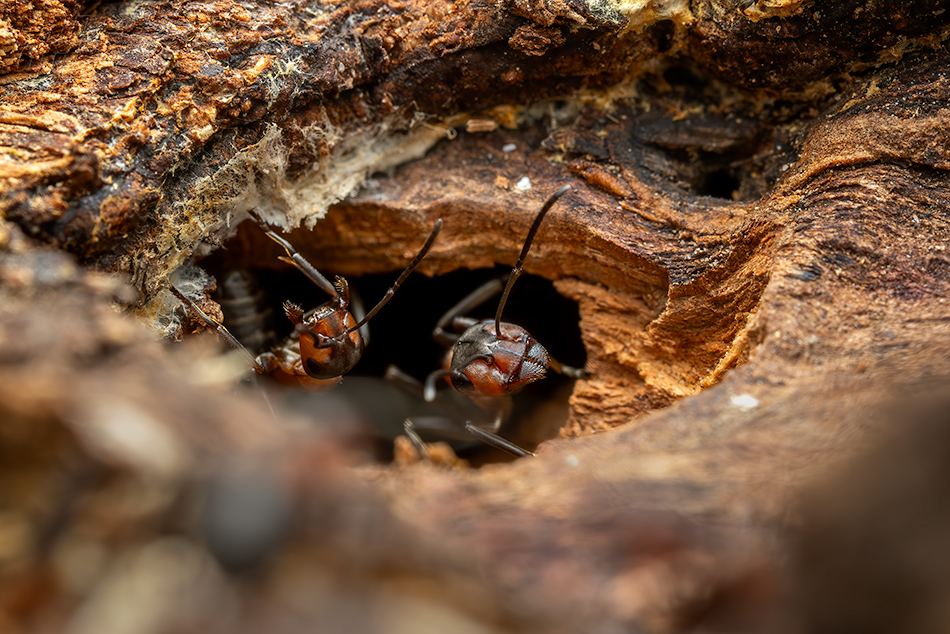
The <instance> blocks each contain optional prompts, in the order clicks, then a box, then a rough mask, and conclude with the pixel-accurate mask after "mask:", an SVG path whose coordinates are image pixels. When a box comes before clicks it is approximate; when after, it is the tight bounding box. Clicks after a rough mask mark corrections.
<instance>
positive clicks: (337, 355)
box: [169, 217, 442, 389]
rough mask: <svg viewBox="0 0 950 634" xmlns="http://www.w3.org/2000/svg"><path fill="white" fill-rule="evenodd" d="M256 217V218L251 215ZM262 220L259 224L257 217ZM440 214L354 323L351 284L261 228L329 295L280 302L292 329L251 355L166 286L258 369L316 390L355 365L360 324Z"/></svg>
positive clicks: (285, 258)
mask: <svg viewBox="0 0 950 634" xmlns="http://www.w3.org/2000/svg"><path fill="white" fill-rule="evenodd" d="M255 218H256V217H255ZM256 219H257V220H258V222H259V223H260V224H262V226H263V223H262V222H261V221H260V219H258V218H256ZM441 229H442V219H441V218H440V219H439V220H437V221H436V223H435V226H434V227H433V228H432V232H431V233H430V234H429V238H428V239H427V240H426V242H425V244H424V245H423V246H422V249H420V251H419V253H417V254H416V257H414V258H413V259H412V261H411V262H410V263H409V265H408V266H407V267H406V268H405V270H404V271H403V272H402V274H401V275H400V276H399V277H398V278H397V279H396V282H395V283H394V284H393V285H392V286H391V287H390V288H389V290H387V291H386V294H385V295H384V296H383V298H382V299H381V300H380V301H379V303H378V304H376V306H375V307H374V308H373V309H372V310H371V311H369V312H368V313H367V314H366V315H365V316H364V317H363V318H362V319H360V320H359V321H358V322H357V320H356V319H355V318H354V317H353V315H352V314H351V313H350V287H349V284H348V283H347V281H346V279H345V278H343V277H341V276H339V275H338V276H336V278H335V280H334V283H333V284H331V283H330V281H329V280H328V279H327V278H326V277H324V276H323V275H322V274H321V273H320V272H319V271H318V270H317V269H316V267H314V266H313V265H312V264H310V262H308V261H307V260H306V259H305V258H304V257H303V256H302V255H300V254H299V253H297V251H296V250H295V249H294V247H293V246H292V245H291V244H290V243H289V242H288V241H287V240H285V239H284V238H282V237H280V236H279V235H277V234H276V233H274V232H273V231H271V230H269V229H265V233H266V234H267V236H268V237H269V238H270V239H271V240H273V241H274V242H276V243H277V244H279V245H280V246H281V247H283V249H284V251H285V252H286V253H287V255H286V256H280V258H279V259H280V260H281V261H282V262H287V263H288V264H292V265H294V266H295V267H296V268H297V270H299V271H300V272H301V273H303V274H304V275H305V276H306V277H307V279H309V280H310V281H311V282H313V283H314V284H315V285H316V286H318V287H319V288H320V289H321V290H323V291H325V292H326V293H327V294H328V295H330V300H329V301H327V302H326V303H324V304H322V305H321V306H319V307H317V308H316V309H315V310H313V311H310V312H304V310H303V309H302V308H301V307H300V306H298V305H296V304H293V303H291V302H289V301H288V302H284V312H285V313H286V314H287V317H288V319H290V321H291V322H292V323H293V324H294V332H293V333H292V334H291V335H290V337H288V338H287V339H286V340H285V341H284V342H283V343H282V344H281V345H280V346H277V347H275V348H272V349H271V350H269V351H267V352H264V353H262V354H260V355H258V356H257V357H255V356H254V355H253V354H251V352H250V351H249V350H248V349H247V348H246V347H245V346H244V345H243V344H242V343H241V342H240V341H239V340H238V339H237V338H236V337H235V336H234V335H232V334H231V333H230V332H229V331H228V329H227V328H225V327H224V325H223V324H220V323H218V322H217V321H216V320H214V319H212V318H211V317H209V316H208V315H207V314H205V313H204V312H203V311H202V310H201V309H200V308H198V306H196V305H195V303H194V302H192V301H191V300H190V299H188V298H187V297H185V295H184V294H183V293H182V292H181V291H179V290H178V289H177V288H175V287H174V286H172V285H170V286H169V287H170V289H171V291H172V293H174V294H175V296H176V297H177V298H178V299H179V300H181V301H182V302H184V303H185V305H186V306H188V307H189V308H190V309H191V310H192V312H194V314H195V315H196V316H197V317H198V318H199V319H200V320H201V321H203V322H204V323H205V324H207V325H208V326H209V327H210V328H213V329H214V330H215V331H216V332H217V333H218V334H220V335H221V336H222V337H224V338H225V340H227V342H228V343H229V344H230V345H231V346H232V347H233V348H235V349H236V350H238V351H239V352H240V353H241V354H243V355H244V357H245V358H246V359H247V361H248V363H249V364H250V365H251V366H252V367H253V368H254V369H255V370H256V371H257V373H258V374H270V375H272V376H273V377H274V378H276V379H277V380H279V381H281V382H285V383H299V384H300V385H303V386H304V387H306V388H308V389H318V388H320V387H324V386H326V385H328V384H332V385H335V384H337V383H339V380H340V377H341V376H343V375H344V374H346V373H347V372H349V371H350V370H351V369H353V366H354V365H356V363H357V362H358V361H359V360H360V357H361V356H362V354H363V348H364V337H363V335H362V334H361V333H360V329H361V328H362V327H363V326H364V325H365V324H366V323H367V322H369V320H370V319H372V318H373V317H374V316H375V315H376V313H378V312H379V311H380V309H381V308H382V307H383V306H385V305H386V303H387V302H388V301H389V300H390V298H392V296H393V294H395V292H396V291H397V290H398V289H399V287H400V286H401V285H402V283H403V282H404V281H405V280H406V278H407V277H409V274H410V273H412V271H413V269H415V268H416V266H417V265H418V264H419V263H420V262H421V261H422V259H423V258H424V257H425V256H426V254H427V253H428V252H429V249H431V248H432V244H433V243H434V242H435V239H436V237H437V236H438V235H439V231H441Z"/></svg>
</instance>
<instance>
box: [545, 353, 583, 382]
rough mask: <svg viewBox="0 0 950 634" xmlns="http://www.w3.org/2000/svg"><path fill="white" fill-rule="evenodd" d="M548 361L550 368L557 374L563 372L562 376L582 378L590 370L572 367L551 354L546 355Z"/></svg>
mask: <svg viewBox="0 0 950 634" xmlns="http://www.w3.org/2000/svg"><path fill="white" fill-rule="evenodd" d="M548 362H549V363H550V368H551V369H552V370H554V371H555V372H557V373H558V374H563V375H564V376H566V377H568V378H571V379H583V378H586V377H588V376H590V372H588V371H587V370H585V369H584V368H574V367H571V366H569V365H564V364H563V363H561V362H560V361H558V360H557V359H555V358H554V357H552V356H548Z"/></svg>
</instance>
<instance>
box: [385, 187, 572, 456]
mask: <svg viewBox="0 0 950 634" xmlns="http://www.w3.org/2000/svg"><path fill="white" fill-rule="evenodd" d="M569 189H570V186H569V185H565V186H564V187H562V188H560V189H559V190H557V191H556V192H554V193H553V194H552V195H551V197H550V198H548V199H547V201H545V203H544V205H543V206H542V207H541V210H540V211H539V212H538V215H537V216H536V217H535V219H534V223H533V224H532V225H531V229H530V230H529V231H528V235H527V237H526V238H525V242H524V246H523V247H522V249H521V255H520V256H519V257H518V261H517V262H516V263H515V266H514V268H513V269H512V270H511V274H510V275H509V276H508V282H507V284H505V286H504V292H503V293H502V295H501V300H500V301H499V302H498V309H497V310H496V311H495V318H494V319H484V320H481V321H479V320H476V319H473V318H471V317H464V316H462V315H463V314H464V313H467V312H469V311H470V310H473V309H474V308H476V307H477V306H479V305H481V304H483V303H484V302H485V301H487V300H488V299H489V298H491V297H493V296H494V295H496V294H497V293H498V292H499V291H500V290H501V288H502V286H501V284H502V280H501V279H494V280H491V281H490V282H487V283H486V284H483V285H482V286H480V287H479V288H477V289H475V290H474V291H472V293H470V294H469V295H468V296H466V297H465V298H464V299H462V301H460V302H459V303H458V304H456V305H455V306H453V307H452V308H450V309H449V310H448V312H446V313H445V315H443V316H442V318H441V319H440V320H439V321H438V323H437V324H436V327H435V330H434V331H433V333H432V336H433V338H434V339H435V340H436V341H437V342H438V343H440V344H442V345H444V346H445V347H448V348H451V356H450V357H449V364H448V365H449V367H448V368H447V369H442V370H436V371H434V372H432V373H430V374H429V375H428V377H426V380H425V385H424V389H423V395H424V398H425V400H426V401H428V402H432V401H434V400H435V398H436V384H437V382H438V381H439V380H440V379H447V380H448V381H449V384H450V385H451V386H452V387H453V388H454V389H455V390H456V391H457V392H459V393H461V394H464V395H465V396H468V397H469V398H470V399H472V400H473V401H475V402H476V403H477V404H479V405H481V406H482V407H484V408H485V409H487V410H489V411H490V412H491V413H492V416H491V420H490V421H487V422H481V423H478V424H476V423H473V422H472V421H467V422H466V424H465V429H466V430H467V431H468V432H469V433H470V434H472V435H473V436H475V437H476V438H478V439H479V440H482V441H483V442H485V443H487V444H489V445H491V446H493V447H496V448H497V449H501V450H502V451H506V452H508V453H511V454H514V455H516V456H527V455H533V454H531V452H529V451H527V450H525V449H522V448H521V447H518V446H517V445H515V444H513V443H511V442H509V441H507V440H505V439H504V438H501V437H500V436H498V435H497V434H496V433H495V432H496V431H498V428H499V427H500V426H501V423H502V421H503V419H504V418H505V415H506V414H507V412H508V411H509V410H510V399H509V398H508V397H509V396H510V395H511V394H514V393H515V392H518V391H519V390H520V389H522V388H523V387H524V386H526V385H528V384H529V383H532V382H534V381H537V380H538V379H541V378H544V376H545V373H546V372H547V370H548V368H550V369H552V370H554V371H555V372H558V373H559V374H563V375H565V376H568V377H570V378H574V379H577V378H581V377H584V376H587V375H588V373H587V372H586V371H585V370H583V369H580V368H573V367H570V366H566V365H564V364H562V363H560V362H558V361H557V360H556V359H554V358H553V357H552V356H551V355H550V354H548V352H547V350H545V349H544V346H542V345H541V344H540V343H539V342H538V341H537V340H536V339H535V338H534V337H532V336H531V335H530V334H529V333H528V331H527V330H525V329H524V328H522V327H521V326H517V325H515V324H511V323H507V322H503V321H502V320H501V314H502V311H503V310H504V308H505V302H506V301H507V300H508V295H509V294H510V293H511V288H512V286H514V283H515V281H517V279H518V278H519V277H521V274H522V273H523V272H524V270H523V269H522V265H523V264H524V261H525V258H526V257H527V256H528V251H529V249H530V248H531V243H532V242H533V241H534V237H535V234H537V232H538V229H539V227H540V226H541V221H542V220H544V216H545V214H546V213H547V212H548V211H549V210H550V209H551V207H553V206H554V203H556V202H557V201H558V199H560V198H561V196H563V195H564V194H565V193H566V192H567V191H568V190H569ZM449 327H451V329H452V331H453V332H450V331H449V330H448V328H449ZM459 333H461V334H459ZM390 374H393V375H394V373H392V372H391V373H390ZM416 428H418V429H422V426H420V425H418V424H415V423H413V422H412V421H411V420H406V423H405V429H406V433H407V435H408V436H409V437H410V439H412V441H413V443H414V444H415V445H416V447H417V448H418V449H419V450H420V452H422V453H425V446H424V443H423V442H422V440H421V439H420V438H419V436H418V434H417V433H416V431H415V429H416ZM430 429H432V428H430Z"/></svg>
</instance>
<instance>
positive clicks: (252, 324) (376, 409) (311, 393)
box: [198, 222, 586, 466]
mask: <svg viewBox="0 0 950 634" xmlns="http://www.w3.org/2000/svg"><path fill="white" fill-rule="evenodd" d="M316 231H317V232H319V226H318V228H317V229H316ZM256 234H262V235H263V234H264V231H263V230H262V229H260V228H258V227H257V226H256V225H255V224H254V223H253V222H247V223H243V224H242V225H241V226H240V227H239V230H238V234H237V235H236V236H235V237H234V238H232V239H231V240H229V241H228V242H226V243H225V244H224V245H223V248H222V249H219V250H218V251H216V252H215V253H213V254H211V255H209V256H208V257H206V258H205V259H204V260H201V261H200V262H198V265H199V266H200V267H201V268H202V269H204V270H205V271H207V272H208V273H209V274H210V275H211V276H213V277H214V278H215V280H216V282H217V291H216V292H215V293H214V294H213V295H212V298H213V299H214V300H215V301H216V302H217V303H218V305H219V306H220V307H221V310H222V313H223V316H224V320H223V323H224V325H225V326H226V327H227V328H228V329H229V330H230V331H231V333H232V334H233V335H234V336H235V337H236V338H237V339H238V340H240V341H241V342H242V343H243V344H244V345H245V346H246V347H247V348H248V349H249V351H250V352H251V353H252V354H254V355H257V354H260V353H262V352H267V351H268V350H269V349H271V348H273V347H275V346H279V345H280V342H282V341H285V340H286V339H287V338H288V337H291V336H292V335H293V333H294V330H295V327H294V325H293V324H292V323H291V322H290V320H289V319H288V318H287V317H286V316H285V314H284V313H285V309H284V303H285V302H288V301H289V302H292V303H294V304H296V305H299V306H301V307H303V308H304V310H311V309H314V308H316V307H318V306H320V305H321V304H324V303H325V302H327V300H328V299H329V297H328V294H327V293H326V292H324V291H323V290H321V289H320V288H319V287H318V286H317V285H316V284H314V283H313V282H312V281H311V280H309V279H308V278H307V277H306V276H305V275H304V274H303V273H302V272H301V271H299V270H298V269H297V268H295V267H294V266H291V265H290V264H287V263H282V262H280V261H279V260H278V259H277V258H276V257H274V256H273V253H272V252H270V251H268V250H267V249H262V248H258V247H259V246H260V244H261V243H260V240H259V237H260V236H257V235H256ZM281 235H282V234H281ZM287 238H288V240H289V241H290V242H291V243H292V244H293V246H294V248H296V249H300V250H301V252H303V253H308V249H309V246H308V244H307V243H306V241H304V240H301V232H297V233H294V234H291V235H288V236H287ZM423 239H424V236H422V237H420V238H419V240H418V241H417V242H419V244H420V245H421V242H422V240H423ZM265 242H266V241H265ZM298 243H299V244H298ZM324 256H328V257H324ZM309 258H312V259H313V261H312V264H313V265H314V266H315V267H316V268H317V269H318V270H319V272H320V273H321V274H322V275H323V276H325V277H326V278H327V279H328V280H330V281H332V280H334V278H335V274H336V271H335V266H334V262H333V254H332V253H329V252H328V253H325V254H318V255H316V256H315V257H314V255H313V253H312V252H309V253H308V259H309ZM510 272H511V267H510V266H508V267H505V266H497V267H494V268H491V269H476V270H456V271H453V272H450V273H447V274H444V275H438V276H435V277H427V276H425V275H422V274H419V273H413V274H411V275H409V276H408V277H407V278H406V279H405V281H404V283H403V284H402V285H401V286H400V287H399V289H398V291H397V292H396V293H395V294H393V296H392V298H391V300H390V301H389V302H388V303H387V304H386V305H385V307H384V308H382V310H381V311H380V312H379V314H378V315H376V316H374V317H373V318H372V319H371V321H370V322H369V323H368V324H367V326H368V337H366V339H367V341H366V345H365V348H364V350H363V352H362V356H361V358H360V359H359V362H358V363H357V364H355V366H354V367H353V368H352V369H351V370H349V371H348V372H346V373H345V375H344V376H342V377H341V380H340V382H339V383H338V384H336V385H334V386H323V387H321V389H319V390H308V389H305V388H304V387H301V386H299V385H294V386H288V385H281V384H280V383H279V382H278V381H276V380H273V378H268V377H265V378H263V379H261V380H257V381H253V382H249V384H248V388H249V390H251V391H257V392H258V393H260V394H261V395H262V398H266V399H267V400H268V401H269V403H270V406H271V408H272V409H273V410H274V411H275V412H278V414H277V415H278V416H279V412H280V411H289V412H293V414H295V415H296V416H297V417H302V418H304V419H306V420H309V421H311V422H312V424H314V425H319V426H332V427H336V428H337V429H335V430H334V431H336V432H339V430H341V429H342V430H346V431H344V432H343V433H344V435H351V436H352V437H353V438H356V439H357V441H358V442H361V443H365V446H366V448H367V449H368V450H369V453H370V454H371V455H372V456H373V457H374V458H375V459H377V460H379V461H381V462H388V461H391V460H393V458H394V455H396V453H394V446H395V445H394V441H395V440H396V439H397V438H399V437H400V436H403V435H404V434H405V427H404V423H405V421H406V420H407V419H409V420H412V421H413V423H414V427H415V429H419V430H420V436H422V438H423V440H425V441H426V442H438V441H440V440H445V441H446V442H449V443H450V444H451V447H452V448H453V450H454V452H455V453H456V454H457V455H458V456H459V457H460V458H463V459H465V460H466V461H467V462H468V463H469V464H472V465H474V466H478V465H480V464H484V463H487V462H499V461H506V460H511V459H513V456H511V455H509V454H507V453H505V452H503V451H500V450H498V449H496V448H493V447H490V446H488V445H486V444H485V443H483V442H480V441H479V440H478V439H476V438H475V437H474V436H472V435H471V434H470V433H468V432H466V431H465V423H466V421H467V420H472V421H473V422H475V423H476V424H477V425H482V424H483V425H484V426H486V427H491V425H490V424H488V423H489V422H490V421H487V420H479V418H482V419H485V418H486V416H491V417H494V416H495V415H496V413H495V411H494V410H486V409H485V408H484V407H478V406H477V405H472V403H471V399H469V398H467V397H464V396H462V395H461V394H459V393H458V392H456V391H455V390H454V389H453V388H452V387H450V385H449V384H448V381H444V382H443V381H439V382H436V383H435V385H436V387H437V388H438V389H437V395H436V399H435V401H433V402H432V403H427V402H426V401H425V400H424V398H423V396H422V393H421V387H420V389H419V390H416V389H414V388H413V387H412V386H411V385H406V383H405V381H400V380H398V378H397V377H398V376H402V377H409V380H414V381H416V382H417V387H419V386H421V385H422V384H423V382H424V381H425V380H426V377H427V375H429V374H430V373H431V372H433V371H434V370H437V369H439V368H442V367H444V366H445V363H446V359H447V357H448V349H447V348H446V347H444V346H442V345H440V344H439V343H437V342H436V340H435V339H434V338H433V329H434V327H435V326H436V324H437V322H438V321H439V320H440V318H441V317H442V316H443V315H444V314H445V313H446V311H448V310H449V309H450V308H451V307H452V306H454V305H455V304H457V303H458V302H459V301H460V300H462V299H463V298H465V297H466V296H467V295H469V294H470V293H471V291H473V290H474V289H477V288H479V287H481V286H482V285H484V284H486V283H487V282H491V281H492V280H501V282H499V290H500V288H501V286H503V282H504V280H506V279H507V277H508V274H509V273H510ZM398 275H399V271H393V272H390V273H372V274H354V273H352V272H347V274H346V276H345V279H346V280H347V283H348V286H349V291H350V293H351V295H352V301H353V304H352V305H351V306H355V305H358V304H362V305H363V306H362V311H363V312H364V313H365V311H366V310H369V309H371V308H372V307H373V306H374V305H375V304H376V303H377V302H378V301H379V300H380V299H381V298H383V297H384V296H385V295H386V292H387V290H388V289H389V288H390V287H391V286H392V285H393V283H394V282H395V281H396V278H397V276H398ZM500 295H501V293H500V292H498V293H494V294H493V295H491V296H490V297H487V298H486V300H485V301H483V302H482V303H481V304H480V305H478V306H476V307H473V308H472V309H471V310H468V311H466V312H465V315H464V316H465V317H470V318H473V319H475V320H483V319H493V318H494V316H495V311H496V308H497V306H498V302H499V297H500ZM360 310H361V309H359V308H356V309H355V310H353V312H354V313H355V315H356V318H357V319H359V314H360ZM503 321H504V322H507V323H512V324H517V325H519V326H521V327H523V328H524V329H526V330H527V331H528V332H529V333H530V334H531V336H532V337H533V338H534V339H535V340H536V341H537V342H539V343H541V344H542V345H543V346H544V348H546V350H547V352H548V353H549V354H550V355H551V356H552V357H553V358H555V359H557V361H558V362H560V363H563V364H564V365H566V366H570V367H574V368H583V367H584V364H585V360H586V354H585V350H584V346H583V343H582V341H581V332H580V325H579V322H580V317H579V311H578V306H577V304H576V303H575V302H574V301H572V300H570V299H568V298H566V297H565V296H563V295H562V294H560V293H559V292H558V291H557V290H556V289H555V287H554V283H552V282H551V281H549V280H546V279H544V278H542V277H539V276H535V275H530V274H525V275H523V276H521V278H519V280H518V282H517V284H515V285H514V287H513V290H512V292H511V294H510V295H509V297H508V298H507V300H506V303H505V307H504V317H503ZM298 330H299V329H298ZM361 332H362V333H363V335H364V337H365V335H366V334H367V332H366V329H365V328H364V329H362V330H361ZM222 345H225V344H224V342H222ZM252 374H253V372H252V371H251V370H250V369H249V370H248V376H249V377H250V376H252ZM394 379H395V380H394ZM573 386H574V380H572V379H571V378H569V377H568V376H564V375H562V374H559V373H557V372H554V371H548V372H547V373H546V377H545V378H544V380H538V381H534V382H531V383H530V384H529V385H526V386H525V387H524V389H521V390H519V391H518V393H517V394H514V395H513V397H512V398H510V403H505V404H504V406H503V412H502V418H503V421H502V424H501V426H500V427H498V428H497V432H498V435H499V436H501V437H502V438H504V439H507V440H508V441H510V442H512V443H514V444H515V445H516V446H517V447H520V448H524V449H525V450H528V451H533V450H534V449H535V448H536V447H537V446H538V445H539V444H540V443H541V442H543V441H545V440H548V439H550V438H554V437H556V436H557V435H558V434H559V432H560V430H561V428H562V427H563V426H564V425H565V423H566V422H567V420H568V414H569V405H568V400H569V398H570V396H571V394H572V391H573ZM433 420H435V421H436V422H437V423H438V425H439V426H440V427H438V428H432V429H427V428H425V427H424V425H426V424H429V423H431V422H432V421H433ZM444 426H449V427H453V428H454V429H448V430H447V429H444V428H443V427H444ZM397 453H398V451H397ZM432 458H433V460H438V457H437V455H436V454H433V456H432Z"/></svg>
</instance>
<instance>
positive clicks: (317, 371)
mask: <svg viewBox="0 0 950 634" xmlns="http://www.w3.org/2000/svg"><path fill="white" fill-rule="evenodd" d="M304 363H305V364H306V365H307V373H308V374H309V375H310V376H320V375H321V374H322V373H323V366H322V365H320V364H319V363H318V362H317V361H315V360H314V359H313V358H312V357H308V358H307V359H306V361H304Z"/></svg>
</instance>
